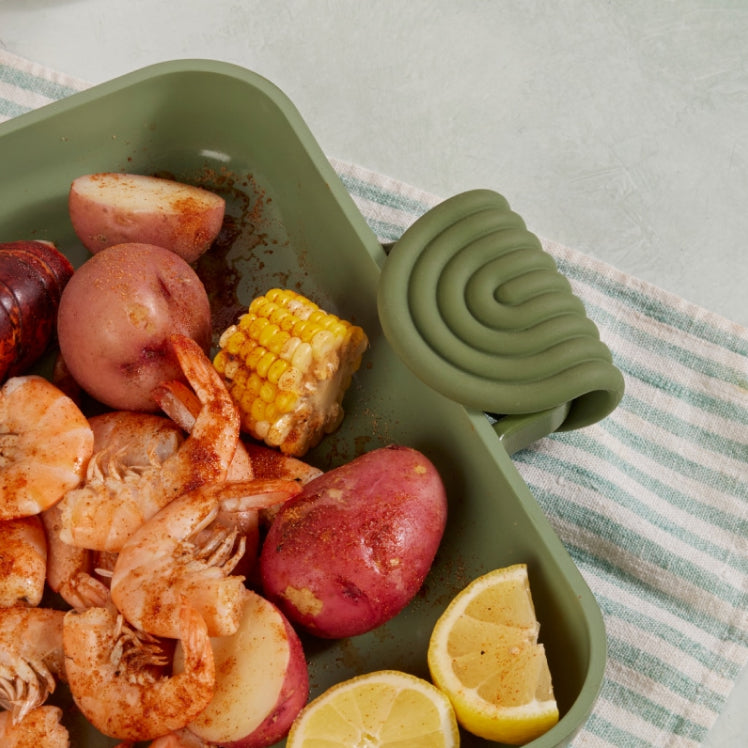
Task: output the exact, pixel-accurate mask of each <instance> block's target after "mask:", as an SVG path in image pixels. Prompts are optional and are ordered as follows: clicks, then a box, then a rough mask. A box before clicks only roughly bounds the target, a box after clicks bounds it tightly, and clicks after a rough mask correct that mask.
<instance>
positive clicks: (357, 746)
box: [286, 670, 460, 748]
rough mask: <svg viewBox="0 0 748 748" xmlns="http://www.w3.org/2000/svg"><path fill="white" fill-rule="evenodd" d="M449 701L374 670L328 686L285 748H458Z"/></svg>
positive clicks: (415, 681)
mask: <svg viewBox="0 0 748 748" xmlns="http://www.w3.org/2000/svg"><path fill="white" fill-rule="evenodd" d="M459 745H460V737H459V732H458V729H457V721H456V719H455V714H454V710H453V709H452V705H451V704H450V701H449V699H448V698H447V697H446V696H445V695H444V694H443V693H442V692H441V691H439V690H438V689H437V688H435V687H434V685H433V684H431V683H429V682H428V681H427V680H423V679H422V678H417V677H416V676H414V675H410V674H408V673H403V672H400V671H398V670H378V671H376V672H373V673H367V674H366V675H359V676H356V677H355V678H350V679H349V680H345V681H343V682H341V683H338V684H336V685H334V686H332V687H330V688H329V689H328V690H327V691H325V692H324V693H322V694H321V695H320V696H318V697H317V698H316V699H314V700H313V701H311V702H309V704H307V706H306V707H304V709H303V710H302V711H301V713H300V714H299V716H298V717H297V718H296V721H295V722H294V724H293V725H292V727H291V731H290V732H289V734H288V738H287V741H286V747H287V748H323V747H324V748H387V747H390V748H405V747H406V746H407V748H457V746H459Z"/></svg>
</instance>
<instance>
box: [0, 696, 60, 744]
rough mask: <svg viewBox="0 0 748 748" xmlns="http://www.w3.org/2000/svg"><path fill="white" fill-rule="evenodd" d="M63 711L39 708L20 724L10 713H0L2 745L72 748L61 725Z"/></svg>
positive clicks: (46, 707)
mask: <svg viewBox="0 0 748 748" xmlns="http://www.w3.org/2000/svg"><path fill="white" fill-rule="evenodd" d="M61 719H62V709H60V708H59V707H57V706H39V707H37V708H36V709H32V710H31V711H30V712H29V713H28V714H27V715H26V716H25V717H24V718H23V720H21V721H20V722H14V721H13V719H12V717H11V713H10V712H1V713H0V745H2V746H3V748H40V746H43V748H70V735H69V734H68V731H67V728H66V727H65V726H64V725H62V724H61V723H60V720H61Z"/></svg>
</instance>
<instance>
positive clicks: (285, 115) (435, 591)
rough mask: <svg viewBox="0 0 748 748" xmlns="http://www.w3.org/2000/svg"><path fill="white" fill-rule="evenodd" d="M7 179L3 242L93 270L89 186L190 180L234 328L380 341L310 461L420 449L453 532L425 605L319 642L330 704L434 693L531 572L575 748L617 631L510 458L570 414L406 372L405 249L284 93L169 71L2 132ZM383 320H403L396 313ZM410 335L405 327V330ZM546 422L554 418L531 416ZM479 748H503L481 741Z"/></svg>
mask: <svg viewBox="0 0 748 748" xmlns="http://www.w3.org/2000/svg"><path fill="white" fill-rule="evenodd" d="M0 163H1V164H2V174H1V176H0V225H2V236H1V237H0V240H2V241H11V240H16V239H22V238H29V239H49V240H52V241H54V242H55V243H56V244H57V246H58V247H59V248H60V249H61V250H62V251H64V252H65V253H66V254H67V255H68V256H69V257H70V259H71V260H72V262H73V264H74V265H78V264H80V263H81V262H82V261H83V260H84V259H85V257H86V256H87V252H86V251H85V250H84V248H83V247H82V246H81V245H80V243H79V241H78V240H77V238H76V237H75V235H74V233H73V230H72V227H71V225H70V223H69V220H68V216H67V192H68V188H69V185H70V182H71V181H72V179H73V178H75V177H76V176H78V175H80V174H84V173H89V172H97V171H117V170H121V171H132V172H141V173H149V174H160V175H166V176H173V177H174V178H177V179H181V180H184V181H188V182H193V183H198V184H201V185H203V186H206V187H208V188H211V189H215V190H216V191H219V192H221V193H222V194H223V195H224V196H225V197H226V198H227V206H228V207H227V213H228V217H229V218H228V222H227V226H226V231H225V232H224V233H223V234H222V235H221V237H220V238H219V241H218V242H217V244H216V247H215V248H214V250H212V252H211V254H210V255H209V256H207V257H205V258H204V259H203V260H202V261H201V262H200V265H199V270H200V272H201V273H202V274H203V277H204V279H205V281H206V285H207V286H208V289H209V291H210V293H211V295H212V298H213V301H214V310H215V317H216V321H215V324H216V328H217V329H222V328H223V327H225V326H226V325H227V324H229V323H230V322H231V321H232V318H233V315H234V314H235V313H236V312H237V311H238V310H239V309H241V308H242V307H244V306H246V304H247V303H248V302H249V300H250V299H251V298H252V297H253V296H254V295H256V294H258V293H261V292H263V291H264V290H266V289H267V288H269V287H272V286H276V285H284V286H289V287H292V288H296V289H298V290H299V291H301V292H302V293H304V294H306V295H307V296H309V297H311V298H313V299H315V300H316V301H317V302H318V303H320V304H321V305H322V306H324V307H325V308H326V309H328V310H329V311H331V312H334V313H336V314H339V315H341V316H343V317H345V318H347V319H350V320H352V321H354V322H355V323H356V324H359V325H361V326H362V327H364V329H365V330H366V331H367V333H368V335H369V338H370V342H371V347H370V350H369V351H368V352H367V354H366V356H365V361H364V364H363V366H362V368H361V370H360V371H359V373H358V374H357V375H356V377H355V380H354V383H353V385H352V387H351V389H350V390H349V392H348V394H347V396H346V400H345V407H346V413H347V417H346V420H345V421H344V423H343V425H342V427H341V428H340V430H339V431H338V432H337V433H335V434H334V435H332V436H330V437H328V438H327V439H326V440H324V441H323V443H322V444H321V445H320V446H319V447H318V448H317V449H316V450H315V451H314V452H313V453H311V454H310V455H309V460H310V461H311V462H313V463H315V464H317V465H318V466H320V467H322V468H329V467H332V466H334V465H336V464H340V463H342V462H344V461H347V460H349V459H351V458H353V457H354V456H356V455H357V454H360V453H361V452H363V451H366V450H370V449H373V448H375V447H379V446H383V445H385V444H387V443H392V442H399V443H403V444H407V445H410V446H413V447H415V448H417V449H420V450H422V451H423V452H424V453H426V454H427V455H428V456H429V457H430V458H431V459H432V460H433V461H434V463H435V464H436V465H437V466H438V468H439V470H440V472H441V474H442V476H443V478H444V481H445V484H446V486H447V491H448V495H449V501H450V518H449V523H448V528H447V532H446V535H445V538H444V541H443V545H442V547H441V549H440V551H439V554H438V556H437V559H436V561H435V564H434V566H433V569H432V571H431V573H430V575H429V577H428V578H427V580H426V583H425V585H424V587H423V589H422V591H421V593H420V594H419V595H418V597H417V598H416V599H415V600H414V601H413V602H412V603H411V605H410V606H408V608H406V609H405V610H404V611H403V612H402V613H401V614H400V615H399V616H397V617H396V618H395V619H394V620H392V621H390V622H389V623H388V624H386V625H385V626H383V627H382V628H380V629H377V630H376V631H374V632H371V633H370V634H367V635H364V636H360V637H355V638H352V639H348V640H343V641H339V642H328V641H325V642H322V641H315V640H312V639H309V638H305V639H304V643H305V646H306V651H307V655H308V660H309V667H310V681H311V687H312V695H313V696H314V695H316V694H318V693H320V692H321V691H322V690H323V689H325V688H326V687H327V686H329V685H331V684H332V683H334V682H337V681H339V680H341V679H343V678H346V677H349V676H352V675H354V674H357V673H361V672H364V671H369V670H373V669H380V668H396V669H404V670H408V671H410V672H412V673H415V674H417V675H422V676H426V677H427V675H428V674H427V668H426V645H427V641H428V636H429V633H430V630H431V626H432V624H433V623H434V621H435V620H436V618H437V616H438V615H439V614H440V612H441V611H442V610H443V609H444V607H445V606H446V605H447V603H448V601H449V600H450V599H451V597H452V596H453V595H454V594H455V593H456V592H457V591H458V590H459V589H461V588H462V587H463V586H464V585H465V584H467V583H468V582H469V581H470V580H471V579H473V578H474V577H475V576H477V575H479V574H481V573H483V572H485V571H488V570H490V569H493V568H496V567H499V566H505V565H509V564H512V563H517V562H526V563H527V564H528V567H529V573H530V578H531V584H532V588H533V594H534V599H535V602H536V607H537V614H538V617H539V620H540V622H541V639H542V641H543V642H544V644H545V646H546V649H547V652H548V658H549V662H550V667H551V671H552V673H553V677H554V685H555V691H556V696H557V699H558V702H559V706H560V710H561V715H562V716H561V720H560V721H559V723H558V725H557V726H556V727H554V728H553V729H552V730H551V731H549V732H548V733H546V734H545V735H544V736H542V737H541V738H539V739H537V740H535V741H534V742H533V743H531V745H532V746H533V747H534V748H550V746H559V745H565V744H567V743H568V741H569V740H570V739H571V738H572V737H573V735H574V734H575V732H576V731H577V730H578V729H579V727H580V726H581V725H582V724H583V722H584V721H585V719H586V718H587V716H588V715H589V713H590V711H591V709H592V707H593V704H594V702H595V699H596V697H597V694H598V691H599V688H600V685H601V682H602V678H603V670H604V667H605V662H606V635H605V628H604V624H603V619H602V616H601V613H600V610H599V607H598V605H597V603H596V601H595V599H594V597H593V595H592V594H591V592H590V590H589V588H588V587H587V585H586V584H585V582H584V580H583V578H582V577H581V575H580V574H579V572H578V570H577V568H576V567H575V565H574V563H573V562H572V560H571V559H570V557H569V556H568V554H567V552H566V551H565V549H564V547H563V545H562V544H561V542H560V541H559V539H558V537H557V536H556V534H555V533H554V531H553V529H552V528H551V526H550V525H549V523H548V521H547V520H546V518H545V516H544V515H543V513H542V512H541V511H540V509H539V507H538V505H537V504H536V502H535V500H534V498H533V496H532V495H531V493H530V491H529V489H528V488H527V486H526V485H525V483H524V482H523V480H522V478H521V477H520V475H519V474H518V472H517V470H516V469H515V467H514V465H513V463H512V461H511V459H510V454H511V452H513V451H514V450H516V449H518V448H520V447H521V446H523V445H525V444H526V443H528V442H529V441H531V440H533V439H535V438H537V437H539V436H542V435H544V434H545V433H548V432H550V431H552V430H554V429H555V428H564V427H565V426H564V423H565V421H566V415H567V413H568V412H569V410H570V404H569V403H565V404H563V403H562V404H560V405H559V406H554V407H548V404H547V403H544V404H543V407H542V408H538V409H533V408H528V407H527V406H526V405H524V406H523V407H522V408H521V409H520V410H521V411H522V412H517V413H514V414H510V415H509V416H508V417H503V416H504V415H505V414H504V413H502V414H501V415H500V416H498V417H495V418H488V417H486V414H485V413H484V412H483V410H486V409H487V408H485V407H484V408H481V407H476V405H475V404H471V405H468V406H463V405H461V404H459V403H458V402H456V401H455V400H454V399H453V398H452V397H449V396H447V395H445V394H441V393H440V392H439V391H437V389H438V388H437V389H434V388H433V387H432V386H429V384H427V383H425V382H424V381H423V378H422V377H421V376H419V374H418V367H417V365H416V366H415V367H414V368H411V367H412V362H411V361H405V360H404V358H403V353H405V354H406V355H405V358H407V351H403V350H399V347H398V345H397V344H396V345H395V347H393V345H391V343H390V342H389V340H388V337H387V336H385V334H384V332H383V326H382V325H381V324H380V316H379V313H378V307H377V299H378V292H379V286H380V280H381V276H382V272H383V268H385V269H386V267H387V263H390V262H393V263H394V262H395V261H396V255H397V252H398V247H395V249H394V250H393V253H392V256H391V257H389V258H388V257H387V254H386V252H385V250H384V249H383V247H382V246H380V244H379V243H378V242H377V239H376V237H375V236H374V234H373V233H372V231H371V230H370V228H369V227H368V226H367V224H366V222H365V220H364V218H363V217H362V216H361V214H360V212H359V211H358V209H357V208H356V206H355V204H354V203H353V201H352V200H351V198H350V196H349V195H348V193H347V192H346V190H345V189H344V187H343V185H342V183H341V182H340V180H339V179H338V177H337V175H336V174H335V172H334V170H333V169H332V168H331V166H330V164H329V163H328V161H327V159H326V158H325V156H324V154H323V153H322V151H321V150H320V148H319V146H318V145H317V143H316V142H315V140H314V138H313V136H312V135H311V133H310V132H309V130H308V128H307V127H306V125H305V124H304V122H303V121H302V119H301V117H300V115H299V113H298V112H297V110H296V109H295V108H294V106H293V105H292V104H291V103H290V102H289V100H288V99H287V98H286V97H285V96H284V95H283V93H281V92H280V91H279V90H278V89H277V88H276V87H275V86H273V85H272V84H271V83H269V82H268V81H267V80H265V79H263V78H262V77H260V76H258V75H256V74H253V73H251V72H249V71H247V70H244V69H242V68H239V67H235V66H232V65H228V64H224V63H219V62H213V61H203V60H184V61H175V62H169V63H164V64H158V65H154V66H151V67H148V68H145V69H143V70H140V71H136V72H134V73H132V74H129V75H125V76H123V77H121V78H118V79H116V80H113V81H111V82H108V83H105V84H103V85H99V86H96V87H94V88H92V89H89V90H87V91H85V92H82V93H79V94H76V95H74V96H71V97H70V98H68V99H65V100H63V101H60V102H57V103H54V104H51V105H49V106H46V107H44V108H42V109H39V110H37V111H34V112H31V113H29V114H26V115H23V116H21V117H18V118H16V119H13V120H11V121H9V122H7V123H5V124H3V125H0ZM459 210H460V208H459V205H458V212H459ZM440 221H441V224H443V223H444V216H442V218H441V219H440ZM437 223H439V221H437ZM449 223H451V219H450V220H447V224H449ZM441 224H440V225H439V226H437V227H436V228H434V227H433V226H430V225H429V224H428V222H426V224H425V229H423V226H424V224H422V229H423V230H424V231H426V233H427V234H428V236H429V237H430V236H433V235H434V234H435V233H437V234H438V233H439V232H441V230H442V229H443V228H444V226H443V225H441ZM414 231H415V232H416V233H419V232H420V231H421V229H416V230H414ZM414 241H415V242H416V243H423V242H425V241H426V239H424V237H423V236H414V234H413V232H410V238H409V239H408V240H406V242H405V244H408V243H411V244H412V243H413V242H414ZM405 252H406V250H403V255H402V256H403V257H405ZM390 274H392V273H390ZM395 293H397V292H395ZM379 303H380V306H384V307H386V308H387V309H389V308H390V307H388V300H387V298H385V299H384V300H382V298H381V297H380V299H379ZM393 303H397V302H396V301H393ZM403 315H404V316H406V315H407V312H406V311H404V312H403ZM385 317H387V312H386V311H385V312H384V317H383V319H384V318H385ZM396 319H397V317H396V316H395V320H396ZM392 320H393V314H392V313H390V314H389V319H388V320H387V322H386V325H387V326H388V327H391V326H392V325H393V321H392ZM394 324H395V326H396V327H397V322H396V321H395V322H394ZM395 348H398V350H399V353H398V352H397V351H396V350H395ZM45 365H47V364H42V366H41V367H40V369H41V370H44V366H45ZM614 379H615V376H614ZM614 389H615V387H614ZM619 397H620V392H619V393H618V394H614V395H613V396H612V400H611V398H610V397H609V398H608V399H607V403H606V404H605V405H604V406H600V405H599V404H597V405H596V406H595V407H596V408H597V412H596V413H594V412H593V413H592V414H591V415H590V413H588V414H587V421H591V420H594V419H595V418H598V417H602V416H604V415H605V413H606V412H607V411H608V410H610V409H611V408H612V407H614V405H615V402H616V401H617V398H619ZM601 407H602V409H601ZM528 410H530V411H534V410H538V411H539V412H537V413H535V412H531V413H529V414H527V415H525V413H524V411H528ZM593 410H594V409H593ZM507 412H508V411H507ZM574 426H575V424H573V423H572V424H571V425H569V424H568V423H567V425H566V427H574ZM258 677H261V676H258ZM54 700H55V701H56V702H57V703H60V704H61V705H63V707H64V709H65V714H66V716H65V722H66V724H67V725H68V727H69V729H70V731H71V739H72V744H73V745H75V746H78V747H79V748H94V747H96V748H98V747H99V746H110V745H111V746H113V745H115V744H116V743H117V741H116V740H111V739H108V738H105V737H103V736H101V735H100V734H99V733H97V732H95V731H94V730H93V729H92V728H90V727H88V726H87V725H86V724H85V723H84V721H83V720H82V719H81V718H80V717H79V716H77V714H76V710H75V708H74V706H73V704H72V702H71V700H70V698H69V695H67V694H66V693H65V689H64V686H63V687H60V688H59V689H58V691H57V693H56V694H55V695H54ZM462 745H464V746H466V747H468V748H469V747H472V746H482V745H488V744H487V743H485V742H484V741H482V740H479V739H477V738H475V737H473V736H470V735H467V734H465V735H463V742H462Z"/></svg>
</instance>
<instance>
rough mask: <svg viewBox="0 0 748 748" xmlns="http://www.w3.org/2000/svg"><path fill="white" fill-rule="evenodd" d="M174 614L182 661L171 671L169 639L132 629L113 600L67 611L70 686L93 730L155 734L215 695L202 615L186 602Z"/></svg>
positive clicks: (128, 735)
mask: <svg viewBox="0 0 748 748" xmlns="http://www.w3.org/2000/svg"><path fill="white" fill-rule="evenodd" d="M178 619H179V631H178V638H179V639H181V640H182V646H183V649H184V652H185V667H184V671H183V672H181V673H179V674H173V673H172V670H171V664H172V659H173V642H170V641H167V640H160V639H158V638H156V637H153V636H149V635H147V634H143V633H142V632H139V631H137V630H135V629H133V628H131V627H130V626H129V625H128V624H127V623H126V622H125V621H124V619H123V617H122V615H121V614H119V613H118V612H117V610H115V608H114V606H112V605H106V606H104V607H94V608H88V609H87V610H84V611H82V612H77V611H69V612H68V613H66V614H65V619H64V625H63V644H64V648H65V672H66V673H67V679H68V684H69V686H70V692H71V694H72V696H73V699H74V701H75V703H76V704H77V705H78V708H79V709H80V710H81V712H83V714H84V715H85V716H86V718H87V719H88V720H89V722H90V723H91V724H92V725H93V726H94V727H95V728H96V729H97V730H100V731H101V732H103V733H104V734H105V735H109V736H110V737H114V738H118V739H120V740H128V741H137V740H152V739H154V738H157V737H159V736H161V735H166V734H168V733H169V732H172V731H174V730H178V729H180V728H182V727H184V726H185V725H186V724H187V723H188V722H190V721H191V720H193V719H194V718H195V717H196V716H197V714H199V713H200V712H201V711H202V710H203V709H204V708H205V707H206V706H207V704H208V703H209V702H210V700H211V699H212V698H213V692H214V689H215V665H214V662H213V650H212V649H211V646H210V639H209V637H208V632H207V629H206V626H205V622H204V621H203V619H202V618H201V617H200V615H199V614H198V613H197V612H196V611H194V610H193V609H191V608H189V607H188V606H186V605H183V606H181V607H180V609H179V612H178Z"/></svg>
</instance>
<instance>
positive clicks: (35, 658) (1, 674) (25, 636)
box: [0, 607, 65, 722]
mask: <svg viewBox="0 0 748 748" xmlns="http://www.w3.org/2000/svg"><path fill="white" fill-rule="evenodd" d="M64 617H65V613H64V612H63V611H60V610H51V609H49V608H20V607H14V608H2V609H0V707H2V708H3V709H9V710H10V711H11V716H12V718H13V721H14V722H20V721H21V720H22V719H23V718H24V717H25V716H26V715H27V714H28V713H29V712H30V711H31V710H32V709H35V708H36V707H38V706H41V705H42V704H43V703H44V702H45V701H46V699H47V697H48V696H49V694H51V693H52V692H53V691H54V690H55V685H56V681H55V676H58V677H60V676H62V675H63V674H64V671H63V653H62V621H63V618H64Z"/></svg>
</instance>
